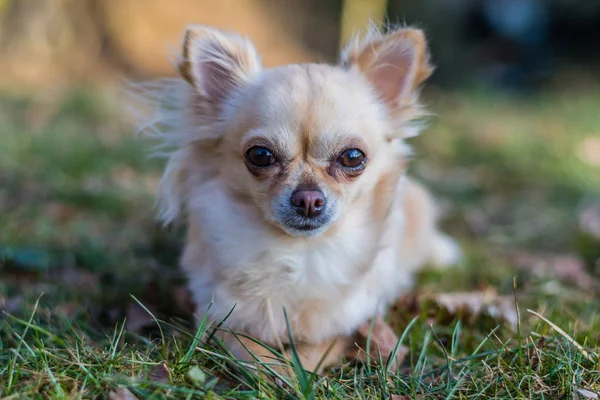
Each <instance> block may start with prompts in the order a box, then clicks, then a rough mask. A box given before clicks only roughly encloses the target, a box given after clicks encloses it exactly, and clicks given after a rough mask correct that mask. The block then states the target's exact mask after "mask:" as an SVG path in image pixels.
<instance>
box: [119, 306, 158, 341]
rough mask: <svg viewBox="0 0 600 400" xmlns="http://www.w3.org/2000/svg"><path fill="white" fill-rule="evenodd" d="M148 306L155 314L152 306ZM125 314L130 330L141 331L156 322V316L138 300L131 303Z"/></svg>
mask: <svg viewBox="0 0 600 400" xmlns="http://www.w3.org/2000/svg"><path fill="white" fill-rule="evenodd" d="M146 307H147V308H148V310H149V311H150V312H151V313H152V314H155V313H154V311H153V309H152V308H150V307H148V306H146ZM125 315H126V318H127V320H126V322H125V326H126V328H127V330H128V331H130V332H134V333H140V332H141V331H142V330H144V329H146V328H150V327H152V326H154V324H155V323H156V322H155V321H154V318H152V315H150V314H149V313H148V311H146V310H145V309H144V307H142V306H141V305H139V304H138V303H137V302H131V303H129V305H128V306H127V311H126V314H125Z"/></svg>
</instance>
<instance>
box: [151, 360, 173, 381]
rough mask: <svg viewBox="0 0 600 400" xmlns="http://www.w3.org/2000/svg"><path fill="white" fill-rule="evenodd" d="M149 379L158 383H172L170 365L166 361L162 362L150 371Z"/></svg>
mask: <svg viewBox="0 0 600 400" xmlns="http://www.w3.org/2000/svg"><path fill="white" fill-rule="evenodd" d="M147 379H148V380H149V381H152V382H158V383H165V384H168V383H171V372H170V371H169V367H167V365H166V364H165V363H160V364H157V365H155V366H153V367H152V368H150V371H148V378H147Z"/></svg>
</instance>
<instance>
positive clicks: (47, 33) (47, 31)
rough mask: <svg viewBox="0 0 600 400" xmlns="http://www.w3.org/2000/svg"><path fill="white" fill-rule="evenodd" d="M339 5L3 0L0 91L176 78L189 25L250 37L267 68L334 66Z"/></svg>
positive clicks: (334, 1)
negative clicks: (2, 87)
mask: <svg viewBox="0 0 600 400" xmlns="http://www.w3.org/2000/svg"><path fill="white" fill-rule="evenodd" d="M358 1H361V0H358ZM377 1H381V0H377ZM141 3H143V7H140V4H141ZM340 6H341V0H327V1H325V0H172V1H171V2H168V3H167V2H165V1H164V0H0V84H7V83H8V84H12V85H18V84H28V85H29V86H33V87H36V86H39V85H42V84H47V83H51V84H63V83H72V82H81V81H84V82H88V81H91V80H92V79H93V80H96V79H98V78H101V79H104V78H108V79H109V80H111V79H112V78H115V75H116V74H122V73H126V74H129V75H131V74H135V75H137V76H138V77H139V76H143V77H151V76H156V75H165V74H169V73H173V71H174V69H173V68H172V65H171V64H170V62H169V61H168V57H169V51H170V50H174V52H175V53H178V50H179V48H178V46H179V41H180V38H181V35H182V34H183V30H184V28H185V26H186V25H187V24H190V23H200V24H206V25H213V26H217V27H220V28H222V29H227V30H235V31H239V32H240V33H242V34H243V35H247V36H249V37H250V38H251V39H252V40H253V41H254V42H255V44H256V46H257V48H258V50H259V52H260V53H261V55H262V58H263V61H264V64H265V65H266V66H273V65H279V64H283V63H289V62H306V61H308V60H311V61H324V60H327V61H332V60H333V59H334V58H335V55H336V54H335V53H336V52H337V44H338V35H339V21H340V19H339V16H340V8H341V7H340ZM169 45H172V46H177V47H175V48H169Z"/></svg>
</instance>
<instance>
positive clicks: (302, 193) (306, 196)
mask: <svg viewBox="0 0 600 400" xmlns="http://www.w3.org/2000/svg"><path fill="white" fill-rule="evenodd" d="M291 202H292V205H293V206H294V208H296V211H297V212H298V214H300V215H302V216H304V217H309V218H310V217H316V216H318V215H319V214H321V212H322V211H323V209H324V208H325V196H323V193H322V192H321V191H320V190H296V191H295V192H294V193H293V194H292V198H291Z"/></svg>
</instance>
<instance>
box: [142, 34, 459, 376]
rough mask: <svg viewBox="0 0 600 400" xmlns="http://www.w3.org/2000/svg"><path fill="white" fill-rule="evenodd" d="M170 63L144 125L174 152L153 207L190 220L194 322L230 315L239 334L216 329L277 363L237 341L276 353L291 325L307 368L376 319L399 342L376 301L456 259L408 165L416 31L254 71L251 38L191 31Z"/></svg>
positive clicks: (187, 262) (420, 71) (419, 37)
mask: <svg viewBox="0 0 600 400" xmlns="http://www.w3.org/2000/svg"><path fill="white" fill-rule="evenodd" d="M178 68H179V72H180V75H181V77H182V78H183V79H175V80H171V81H168V82H167V83H166V85H167V86H164V84H163V83H161V84H158V85H157V86H155V88H158V89H160V90H159V92H160V93H159V94H158V97H157V101H160V102H161V104H162V105H163V107H162V108H161V110H160V112H159V114H157V116H156V118H154V119H153V120H151V121H150V123H148V124H146V126H145V127H146V128H147V127H148V126H159V125H160V129H159V131H157V135H158V136H159V137H160V138H161V139H163V140H164V141H165V144H166V145H167V146H169V147H174V148H175V151H174V152H173V153H171V154H170V156H169V157H170V158H169V162H168V166H167V168H166V171H165V174H164V177H163V179H162V185H161V188H162V190H161V196H160V199H161V200H162V205H163V207H162V214H161V217H162V219H163V220H164V221H167V222H170V221H172V220H174V219H175V218H176V217H178V216H179V215H180V214H181V213H184V214H185V218H186V220H187V227H188V234H187V241H186V246H185V252H184V254H183V257H182V262H181V264H182V267H183V269H184V270H185V272H186V273H187V276H188V278H189V288H190V290H191V293H192V295H193V298H194V301H195V303H196V306H197V314H198V317H199V318H200V319H201V318H202V317H203V316H204V314H205V313H206V312H207V313H208V317H209V319H210V320H212V321H214V322H216V323H219V322H221V321H222V319H223V318H225V317H226V316H228V317H227V319H226V321H225V324H224V326H226V327H227V328H228V329H231V331H234V332H237V333H241V334H242V335H241V336H234V335H232V334H231V333H229V334H223V335H222V336H221V338H222V339H223V341H224V343H225V344H226V345H227V346H228V348H229V349H230V351H231V352H232V353H233V354H234V355H235V356H236V357H238V358H239V359H241V360H247V361H252V360H254V357H253V356H254V355H256V356H258V357H259V358H262V359H263V360H266V359H267V358H268V357H272V355H271V354H269V352H268V351H267V350H266V349H265V348H263V347H262V346H260V345H258V344H256V342H255V341H254V340H251V339H249V338H248V337H252V338H255V339H257V340H258V341H260V342H263V343H265V344H267V345H270V346H272V347H274V348H279V347H278V346H281V345H283V346H284V347H285V345H287V344H289V340H288V337H289V335H288V328H287V326H288V325H287V323H288V322H289V325H290V326H291V330H292V333H293V337H294V343H295V346H296V348H297V349H298V352H299V354H300V357H301V361H302V362H303V365H304V367H305V368H306V369H308V370H315V369H317V366H318V365H319V361H320V360H321V357H322V356H323V355H324V353H325V352H326V350H327V349H329V348H330V347H331V348H332V349H333V350H332V351H330V352H329V353H328V356H327V357H326V359H325V360H323V363H321V364H320V366H322V367H324V366H327V365H329V364H332V363H336V362H337V363H339V362H340V361H341V358H342V354H343V353H344V351H345V350H346V348H347V345H348V343H349V342H352V341H353V340H354V339H353V338H354V335H355V334H356V333H357V332H358V333H359V334H362V335H363V336H364V335H365V334H366V333H365V332H366V331H368V327H369V324H370V323H371V321H373V318H374V317H375V318H376V319H375V324H374V326H375V332H374V337H386V338H387V339H382V342H383V341H386V340H387V341H388V342H389V339H390V337H391V338H392V339H394V340H395V336H394V335H393V334H391V330H390V329H389V328H388V327H387V326H386V325H385V323H383V321H382V319H381V315H382V314H383V313H384V312H385V311H386V307H387V306H388V305H389V304H390V303H392V302H393V301H394V300H395V299H396V298H397V297H398V296H399V295H401V294H403V293H404V292H405V291H406V290H407V289H409V288H410V287H411V285H412V282H413V278H412V275H413V273H414V272H415V270H416V269H417V268H418V267H420V266H421V265H423V264H425V263H427V262H432V263H435V264H438V265H443V264H451V263H455V262H456V261H457V260H458V258H459V255H460V252H459V250H458V247H457V246H456V245H455V244H454V242H452V240H450V239H449V238H448V237H446V236H445V235H443V234H441V233H440V232H439V231H438V230H437V228H436V208H435V206H434V203H433V201H432V199H431V198H430V196H429V194H428V193H427V192H426V191H425V190H424V189H423V188H422V187H421V186H419V185H418V184H417V183H415V182H414V181H412V180H410V179H409V178H406V177H405V175H404V174H405V170H406V166H407V159H408V157H409V155H410V151H409V148H408V146H407V145H406V144H405V142H404V139H405V138H407V137H411V136H414V135H415V134H417V133H418V127H419V126H418V125H417V124H415V122H414V121H415V120H416V119H418V118H420V117H422V116H424V112H423V110H422V108H421V106H420V104H419V102H418V88H419V86H420V84H421V83H423V81H425V80H426V79H427V78H428V77H429V75H430V74H431V72H432V67H431V66H430V64H429V62H428V52H427V47H426V41H425V37H424V35H423V32H421V31H420V30H417V29H408V28H404V29H398V30H395V31H390V32H389V33H386V34H384V33H381V32H380V31H378V30H376V29H371V31H370V32H369V34H368V35H366V37H365V38H363V39H359V38H356V39H354V40H352V41H351V42H350V43H349V45H348V46H347V47H346V49H345V50H344V51H343V52H342V54H341V58H340V62H339V64H337V65H325V64H302V65H287V66H283V67H278V68H273V69H263V68H262V67H261V63H260V59H259V56H258V54H257V52H256V50H255V48H254V47H253V45H252V43H251V42H250V41H249V40H247V39H245V38H243V37H241V36H238V35H237V34H233V33H227V32H223V31H219V30H217V29H213V28H209V27H204V26H190V27H188V29H187V31H186V33H185V39H184V42H183V57H182V59H181V61H180V63H179V65H178ZM209 306H210V307H209ZM284 308H285V310H286V312H287V321H286V317H285V316H284V312H283V310H284ZM232 310H233V311H232ZM246 336H248V337H246ZM393 345H395V342H394V343H393V344H392V347H393ZM382 347H383V348H384V347H385V345H382ZM380 350H381V349H380ZM383 350H385V352H386V353H385V354H382V355H383V356H387V355H388V350H389V346H388V348H384V349H383ZM249 352H250V353H252V354H250V353H249ZM382 352H383V351H382Z"/></svg>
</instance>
